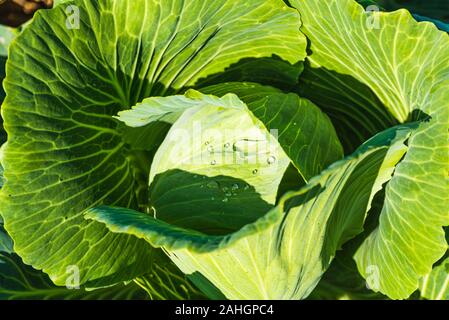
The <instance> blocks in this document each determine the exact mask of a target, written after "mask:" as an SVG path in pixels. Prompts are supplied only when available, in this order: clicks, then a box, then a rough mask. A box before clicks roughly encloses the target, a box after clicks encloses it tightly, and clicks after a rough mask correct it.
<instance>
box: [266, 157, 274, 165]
mask: <svg viewBox="0 0 449 320" xmlns="http://www.w3.org/2000/svg"><path fill="white" fill-rule="evenodd" d="M267 162H268V164H273V163H275V162H276V157H275V156H269V157H268V159H267Z"/></svg>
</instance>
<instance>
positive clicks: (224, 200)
mask: <svg viewBox="0 0 449 320" xmlns="http://www.w3.org/2000/svg"><path fill="white" fill-rule="evenodd" d="M228 200H229V199H228V198H224V199H223V200H221V201H223V202H228Z"/></svg>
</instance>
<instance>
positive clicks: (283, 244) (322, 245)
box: [87, 127, 410, 299]
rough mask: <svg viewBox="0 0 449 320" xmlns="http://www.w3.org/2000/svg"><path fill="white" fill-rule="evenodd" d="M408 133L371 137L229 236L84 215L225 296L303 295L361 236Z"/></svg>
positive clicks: (108, 212)
mask: <svg viewBox="0 0 449 320" xmlns="http://www.w3.org/2000/svg"><path fill="white" fill-rule="evenodd" d="M409 135H410V128H408V127H399V128H394V129H391V130H389V131H387V132H384V133H382V134H381V135H379V136H376V137H374V138H373V139H372V140H370V141H369V142H367V144H366V145H364V146H362V147H361V148H360V149H359V150H358V151H357V152H356V153H355V154H354V155H352V156H351V157H348V158H346V159H344V160H341V161H339V162H337V163H335V164H334V165H332V166H331V167H330V168H328V169H326V170H325V171H323V173H322V174H321V175H319V176H317V177H315V178H313V179H311V180H310V182H309V184H308V185H307V186H306V187H304V188H302V189H301V190H299V191H296V192H291V193H288V194H287V195H285V196H284V197H283V198H282V199H281V201H280V203H279V205H278V206H276V207H275V208H273V209H272V210H270V211H269V212H268V213H267V214H266V215H265V216H263V217H261V218H260V219H259V220H257V221H256V222H254V223H251V224H247V225H245V226H244V227H243V228H241V229H240V230H238V231H237V232H234V233H230V234H227V235H221V236H219V235H207V234H205V233H202V232H200V231H193V230H191V229H184V228H181V227H179V226H174V225H172V224H169V223H167V222H165V221H162V220H160V219H156V218H154V217H152V216H151V215H147V214H142V213H140V212H137V211H133V210H129V209H123V208H116V207H99V208H94V209H91V210H89V211H88V213H87V218H88V219H96V220H97V221H100V222H103V223H105V224H106V225H107V226H108V227H109V228H110V230H111V231H113V232H118V233H127V234H133V235H135V236H137V237H140V238H144V239H146V240H147V241H148V242H150V243H151V244H152V245H153V246H156V247H159V246H161V247H163V248H164V249H165V250H166V251H167V252H168V253H169V255H170V257H171V258H172V259H173V261H175V262H176V263H177V264H178V266H179V267H180V268H181V269H182V270H183V271H184V272H185V273H188V274H190V273H194V272H200V273H201V274H203V275H204V276H205V277H206V278H208V279H209V280H210V281H211V282H212V283H213V284H214V285H215V286H216V287H217V288H218V289H220V290H221V291H222V292H223V294H224V295H225V296H226V297H227V298H229V299H299V298H304V297H306V296H307V295H308V294H309V293H310V292H311V291H312V290H313V288H314V287H315V286H316V284H317V282H318V280H319V279H320V277H321V275H322V274H323V273H324V271H325V270H326V269H327V267H328V266H329V264H330V262H331V260H332V258H333V256H334V255H335V252H336V250H337V249H338V248H339V247H340V246H341V245H342V244H343V243H344V242H345V241H347V240H348V239H350V238H352V237H354V236H355V235H356V234H358V233H359V232H360V231H361V227H362V224H363V221H364V218H365V213H366V211H367V210H368V208H369V203H370V201H371V199H372V197H373V195H374V194H375V193H376V192H377V191H379V190H380V188H381V185H382V184H383V183H385V182H386V181H388V179H389V177H390V176H391V173H392V171H393V170H394V167H395V165H396V164H397V162H398V161H399V160H400V159H401V157H402V156H403V155H404V153H405V152H406V146H405V145H404V141H405V140H406V139H407V137H408V136H409ZM362 173H363V174H362ZM178 184H179V185H182V183H178ZM161 202H162V199H161ZM158 218H159V217H158Z"/></svg>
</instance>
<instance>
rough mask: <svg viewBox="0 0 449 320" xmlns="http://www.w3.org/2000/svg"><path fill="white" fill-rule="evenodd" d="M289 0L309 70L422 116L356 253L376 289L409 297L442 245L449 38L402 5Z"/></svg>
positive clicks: (406, 117) (400, 117)
mask: <svg viewBox="0 0 449 320" xmlns="http://www.w3.org/2000/svg"><path fill="white" fill-rule="evenodd" d="M291 2H292V4H293V5H294V6H295V7H296V8H297V9H298V10H299V11H300V12H301V17H302V20H303V27H302V31H303V32H304V34H306V36H307V37H308V38H309V39H310V41H311V48H310V49H311V51H312V55H311V56H310V59H309V60H310V65H311V66H312V67H313V68H315V69H319V68H325V69H327V70H330V71H331V72H332V73H334V74H338V75H343V76H348V77H351V78H352V79H353V81H358V82H359V83H360V85H361V86H365V87H367V88H369V89H370V90H371V92H373V93H374V94H375V96H376V97H377V98H378V99H379V101H380V102H381V103H382V104H383V105H384V106H385V110H387V112H388V113H389V114H391V115H392V116H393V117H394V118H395V119H396V120H397V121H399V122H406V121H410V120H414V119H421V120H423V119H424V120H423V121H422V124H421V125H420V127H419V129H418V130H416V131H415V132H414V133H413V134H412V136H411V137H410V139H409V142H408V145H409V152H408V153H407V154H406V156H405V157H404V160H403V161H401V163H400V164H399V165H398V166H397V168H396V170H395V173H394V176H393V178H392V180H391V181H390V183H389V184H388V186H387V189H386V194H385V204H384V207H383V210H382V212H381V214H380V217H379V226H378V228H376V229H375V230H374V231H373V232H372V233H371V235H370V236H369V237H368V238H367V239H366V240H365V242H364V243H363V244H362V247H361V248H360V249H359V251H358V252H357V254H356V260H357V264H358V267H359V271H360V272H361V273H362V275H364V276H365V277H366V276H367V273H368V272H367V270H369V269H371V268H378V270H379V277H380V281H379V288H378V289H379V291H381V292H382V293H385V294H387V295H388V296H389V297H391V298H407V297H408V296H409V295H410V294H411V293H413V292H414V291H415V290H416V289H417V287H418V281H419V278H420V277H422V276H424V275H425V274H427V273H429V272H430V270H431V267H432V265H433V264H434V263H435V262H436V261H438V260H439V259H440V258H441V257H442V255H443V254H444V253H445V252H446V250H447V243H446V241H445V238H444V231H443V228H442V227H443V226H445V225H448V224H449V212H448V209H447V208H448V207H449V179H448V169H449V165H448V164H449V144H448V138H449V136H448V127H449V105H448V104H449V92H448V90H447V87H448V85H449V36H448V34H446V33H444V32H441V31H438V30H437V29H436V27H435V26H434V25H433V24H430V23H426V22H421V23H417V22H416V21H415V20H414V19H413V18H412V16H411V15H410V13H409V12H407V11H406V10H399V11H396V12H392V13H385V12H378V13H369V14H367V13H365V11H364V9H363V8H362V7H361V6H360V5H358V4H357V3H356V2H355V1H351V0H340V1H327V2H326V3H324V2H322V1H317V0H292V1H291ZM316 12H320V14H319V15H317V14H316ZM375 21H377V22H376V23H377V25H378V27H376V23H374V22H375ZM340 97H341V96H340ZM312 100H313V99H312ZM359 106H360V105H359ZM369 108H370V106H368V105H367V106H366V108H364V109H363V110H364V111H365V110H366V112H367V113H368V112H369ZM347 111H348V110H347ZM347 111H346V112H347ZM371 111H372V112H374V113H375V114H377V113H378V112H377V110H374V109H372V110H371ZM344 112H345V111H343V110H342V114H343V113H344ZM343 117H344V116H343ZM366 120H367V119H363V118H359V120H358V122H359V123H360V124H362V123H364V122H365V121H366Z"/></svg>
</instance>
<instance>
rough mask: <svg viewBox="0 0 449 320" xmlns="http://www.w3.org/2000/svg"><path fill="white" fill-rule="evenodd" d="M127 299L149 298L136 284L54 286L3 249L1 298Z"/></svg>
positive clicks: (43, 275) (0, 253) (45, 277)
mask: <svg viewBox="0 0 449 320" xmlns="http://www.w3.org/2000/svg"><path fill="white" fill-rule="evenodd" d="M37 299H38V300H53V299H57V300H61V299H63V300H72V299H74V300H128V299H134V300H135V299H138V300H141V299H148V296H147V295H146V293H145V291H144V290H142V289H141V288H140V287H139V286H138V285H137V284H135V283H133V282H130V283H129V284H126V285H125V284H119V285H116V286H114V287H111V288H104V289H98V290H92V291H86V290H85V289H82V288H81V289H67V288H66V287H57V286H55V285H54V284H53V283H52V282H51V280H50V279H49V278H48V276H47V275H46V274H44V273H42V272H41V271H37V270H35V269H33V268H31V267H30V266H27V265H25V264H23V262H22V260H21V259H20V257H18V256H17V255H15V254H6V253H2V252H0V300H37Z"/></svg>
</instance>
